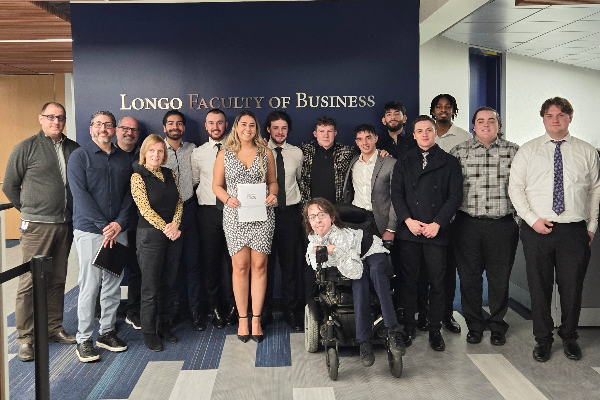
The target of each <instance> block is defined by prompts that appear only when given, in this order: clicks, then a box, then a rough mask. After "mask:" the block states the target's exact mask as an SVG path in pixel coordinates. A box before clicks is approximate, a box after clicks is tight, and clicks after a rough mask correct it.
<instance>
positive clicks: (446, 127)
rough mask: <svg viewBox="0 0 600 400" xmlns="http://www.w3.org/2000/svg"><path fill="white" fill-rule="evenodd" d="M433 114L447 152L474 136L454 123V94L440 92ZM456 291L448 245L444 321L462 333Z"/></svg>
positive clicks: (454, 272) (433, 104)
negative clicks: (454, 314) (454, 306)
mask: <svg viewBox="0 0 600 400" xmlns="http://www.w3.org/2000/svg"><path fill="white" fill-rule="evenodd" d="M429 112H430V113H431V116H432V117H433V119H435V129H436V130H437V137H436V138H435V143H436V144H437V145H438V146H440V147H441V148H442V150H444V151H445V152H450V150H451V149H452V148H453V147H454V146H456V145H457V144H460V143H462V142H464V141H465V140H469V139H471V138H472V137H473V135H471V134H470V133H469V132H467V131H465V130H464V129H461V128H459V127H458V126H456V124H454V123H453V122H452V121H454V118H455V117H456V116H457V115H458V105H457V104H456V99H455V98H454V96H452V95H450V94H448V93H444V94H438V95H437V96H435V97H434V98H433V100H431V107H430V109H429ZM450 241H451V242H452V236H451V237H450ZM455 291H456V261H455V257H454V251H453V247H452V246H448V255H447V257H446V275H444V293H445V296H446V299H445V309H444V319H443V323H444V326H445V327H446V329H447V330H448V331H449V332H452V333H460V331H461V329H460V325H459V324H458V322H456V320H455V319H454V316H453V311H454V310H453V305H454V294H455Z"/></svg>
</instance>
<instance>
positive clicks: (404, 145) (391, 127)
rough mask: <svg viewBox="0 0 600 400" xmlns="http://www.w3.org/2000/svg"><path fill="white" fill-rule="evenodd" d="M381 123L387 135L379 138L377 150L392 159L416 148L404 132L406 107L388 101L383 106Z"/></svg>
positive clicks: (410, 136) (412, 138)
mask: <svg viewBox="0 0 600 400" xmlns="http://www.w3.org/2000/svg"><path fill="white" fill-rule="evenodd" d="M381 122H382V123H383V125H384V126H385V127H386V128H387V133H384V134H383V135H381V136H380V137H379V140H378V141H377V148H378V149H381V150H385V151H387V152H388V153H390V155H391V156H392V157H394V158H395V159H398V157H399V156H400V155H402V154H404V153H406V152H407V151H408V150H410V149H412V148H413V147H416V146H417V142H416V141H415V138H414V137H413V136H412V135H410V134H408V133H407V132H406V129H405V126H404V124H405V123H406V107H404V105H402V104H401V103H398V102H397V101H388V102H387V103H385V105H384V106H383V118H381Z"/></svg>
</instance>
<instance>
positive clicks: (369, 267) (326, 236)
mask: <svg viewBox="0 0 600 400" xmlns="http://www.w3.org/2000/svg"><path fill="white" fill-rule="evenodd" d="M304 225H305V227H306V233H307V235H308V240H309V244H308V248H307V251H306V261H307V262H308V264H309V265H310V266H312V268H313V269H315V270H316V269H317V258H316V256H317V250H318V248H319V247H321V246H324V247H326V248H327V254H328V260H327V262H326V263H324V264H322V265H321V267H322V268H325V267H337V269H338V271H339V272H340V273H341V274H342V275H343V276H344V277H346V278H349V279H352V294H353V299H354V313H355V319H356V339H357V340H358V341H359V343H360V357H361V361H362V364H363V365H364V366H365V367H370V366H371V365H373V363H374V362H375V355H374V354H373V346H372V333H373V331H372V326H373V324H372V321H371V307H370V296H369V286H370V282H369V278H370V280H371V282H372V283H373V286H374V288H375V292H376V293H377V296H378V297H379V302H380V304H381V313H382V315H383V322H384V325H385V326H386V327H387V328H388V343H389V351H390V352H391V353H392V354H393V355H394V356H398V357H402V356H403V355H404V354H405V352H406V350H405V347H404V341H403V337H402V328H401V327H400V325H399V324H398V320H397V318H396V313H395V312H394V306H393V303H392V295H391V291H390V282H389V278H388V276H387V275H386V269H387V265H388V257H387V254H388V253H389V251H388V250H387V249H386V248H385V247H384V246H383V242H382V241H381V239H380V238H379V237H377V236H374V235H370V234H367V235H364V236H365V239H366V240H363V231H362V230H356V229H351V228H348V227H347V226H346V225H345V224H344V223H343V222H342V221H341V219H340V217H339V214H338V212H337V211H336V209H335V207H334V206H333V204H331V202H329V201H328V200H326V199H323V198H315V199H312V200H310V201H308V202H307V204H306V207H305V209H304ZM365 243H367V246H365ZM368 243H370V246H368ZM361 245H362V248H363V252H362V253H364V254H361ZM365 247H366V249H365Z"/></svg>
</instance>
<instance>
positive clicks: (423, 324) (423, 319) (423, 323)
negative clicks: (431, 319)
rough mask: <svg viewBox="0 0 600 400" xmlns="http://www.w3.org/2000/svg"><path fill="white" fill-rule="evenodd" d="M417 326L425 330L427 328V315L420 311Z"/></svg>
mask: <svg viewBox="0 0 600 400" xmlns="http://www.w3.org/2000/svg"><path fill="white" fill-rule="evenodd" d="M417 328H419V330H420V331H423V332H425V331H426V330H427V315H425V314H421V313H419V318H418V319H417Z"/></svg>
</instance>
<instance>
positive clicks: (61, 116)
mask: <svg viewBox="0 0 600 400" xmlns="http://www.w3.org/2000/svg"><path fill="white" fill-rule="evenodd" d="M42 117H46V118H48V121H54V119H55V118H56V119H57V120H58V122H65V121H66V120H67V117H65V116H64V115H44V114H42Z"/></svg>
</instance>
